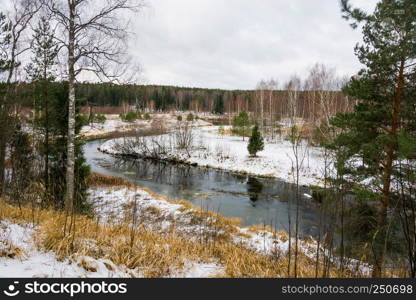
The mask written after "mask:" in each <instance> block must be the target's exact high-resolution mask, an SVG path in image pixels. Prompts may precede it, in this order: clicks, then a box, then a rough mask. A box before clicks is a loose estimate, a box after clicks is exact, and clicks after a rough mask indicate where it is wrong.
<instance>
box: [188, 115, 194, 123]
mask: <svg viewBox="0 0 416 300" xmlns="http://www.w3.org/2000/svg"><path fill="white" fill-rule="evenodd" d="M186 120H187V121H188V122H193V121H194V115H193V114H192V113H190V114H189V115H188V116H187V117H186Z"/></svg>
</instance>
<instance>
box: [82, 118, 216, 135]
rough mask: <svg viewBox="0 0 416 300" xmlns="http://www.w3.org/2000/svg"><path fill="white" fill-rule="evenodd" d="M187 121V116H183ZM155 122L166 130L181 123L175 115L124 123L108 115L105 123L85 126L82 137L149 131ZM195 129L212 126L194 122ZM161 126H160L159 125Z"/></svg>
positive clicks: (203, 122) (198, 121)
mask: <svg viewBox="0 0 416 300" xmlns="http://www.w3.org/2000/svg"><path fill="white" fill-rule="evenodd" d="M183 119H184V120H186V115H184V116H183ZM154 122H161V123H162V124H163V126H164V127H165V128H166V129H170V128H174V127H176V126H177V125H178V124H179V123H180V122H179V121H178V120H177V117H176V115H175V114H152V115H151V119H150V120H141V119H140V120H136V121H133V122H125V121H122V120H121V119H120V118H119V116H116V115H107V120H105V121H104V122H103V123H92V124H90V125H86V126H83V127H82V129H81V132H80V135H82V136H84V137H86V138H91V137H97V136H98V137H99V136H105V135H109V134H112V133H115V132H127V131H130V130H133V129H137V128H141V129H149V128H151V127H152V126H153V124H154ZM191 125H192V126H193V127H202V126H211V125H212V124H211V123H209V122H206V121H204V120H201V119H198V120H194V121H193V122H192V124H191ZM159 126H160V124H159Z"/></svg>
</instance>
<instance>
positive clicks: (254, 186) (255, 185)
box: [247, 177, 263, 207]
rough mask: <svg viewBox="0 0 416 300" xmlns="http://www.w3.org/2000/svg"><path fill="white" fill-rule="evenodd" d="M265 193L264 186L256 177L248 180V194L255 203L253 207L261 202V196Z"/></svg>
mask: <svg viewBox="0 0 416 300" xmlns="http://www.w3.org/2000/svg"><path fill="white" fill-rule="evenodd" d="M262 191H263V184H262V183H261V182H260V181H259V180H258V179H256V178H254V177H249V178H248V180H247V192H248V195H249V197H250V200H251V201H252V202H253V203H252V205H253V207H256V201H257V200H259V196H260V194H261V192H262Z"/></svg>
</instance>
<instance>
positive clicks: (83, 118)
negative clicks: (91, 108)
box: [79, 115, 90, 127]
mask: <svg viewBox="0 0 416 300" xmlns="http://www.w3.org/2000/svg"><path fill="white" fill-rule="evenodd" d="M79 123H80V125H81V127H83V126H87V125H88V124H89V123H90V122H89V117H88V115H79Z"/></svg>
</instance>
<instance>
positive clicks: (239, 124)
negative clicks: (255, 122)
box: [232, 111, 250, 141]
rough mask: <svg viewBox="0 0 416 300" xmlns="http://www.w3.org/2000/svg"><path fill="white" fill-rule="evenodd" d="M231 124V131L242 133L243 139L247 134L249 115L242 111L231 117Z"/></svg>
mask: <svg viewBox="0 0 416 300" xmlns="http://www.w3.org/2000/svg"><path fill="white" fill-rule="evenodd" d="M232 125H233V129H232V131H233V133H235V134H238V135H242V136H243V141H244V139H245V137H246V136H247V135H248V132H247V131H248V130H249V127H250V117H249V116H248V114H247V113H246V112H245V111H243V112H241V113H240V114H239V115H238V116H235V117H234V118H233V121H232Z"/></svg>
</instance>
